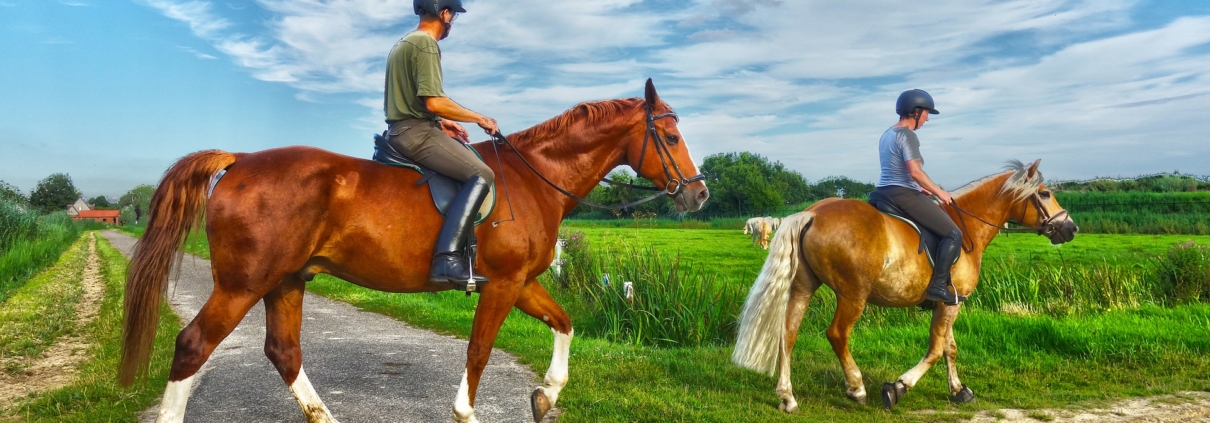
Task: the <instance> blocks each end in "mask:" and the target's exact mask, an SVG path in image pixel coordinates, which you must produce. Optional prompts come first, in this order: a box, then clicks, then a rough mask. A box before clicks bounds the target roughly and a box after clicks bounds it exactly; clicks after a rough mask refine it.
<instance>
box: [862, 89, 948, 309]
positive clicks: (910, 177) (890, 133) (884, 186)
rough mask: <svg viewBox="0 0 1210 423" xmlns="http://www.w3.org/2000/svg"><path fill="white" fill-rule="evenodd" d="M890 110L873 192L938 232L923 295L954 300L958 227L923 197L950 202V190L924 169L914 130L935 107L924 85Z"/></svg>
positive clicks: (907, 94)
mask: <svg viewBox="0 0 1210 423" xmlns="http://www.w3.org/2000/svg"><path fill="white" fill-rule="evenodd" d="M895 111H896V112H897V113H899V123H896V124H895V126H892V127H891V128H890V129H887V130H886V132H883V133H882V139H881V140H879V142H878V159H879V161H880V162H881V165H882V173H881V175H880V176H879V178H878V192H880V193H882V194H884V195H886V196H887V197H890V199H891V201H894V202H895V205H897V206H899V208H901V209H903V211H905V212H907V214H908V215H909V216H910V217H911V218H912V219H913V220H915V221H916V222H918V223H920V225H921V226H923V227H924V228H925V229H928V230H929V231H932V232H933V233H935V234H937V235H939V236H941V237H942V239H941V242H940V243H938V244H937V260H936V261H935V263H934V264H933V277H932V279H930V280H929V285H928V288H927V289H926V290H925V292H924V298H925V299H927V300H932V301H938V302H943V303H945V304H949V305H955V304H958V303H959V302H960V301H962V300H963V298H962V297H959V296H958V294H957V290H951V288H952V286H953V285H952V284H951V283H950V268H952V267H953V265H954V262H957V261H958V256H959V255H960V254H961V253H962V231H960V230H958V225H955V224H954V220H953V219H951V218H950V217H949V215H948V214H946V213H945V210H942V209H941V207H938V206H937V203H935V202H933V200H931V199H929V198H928V197H927V196H926V195H928V194H931V195H936V196H937V198H938V199H940V200H941V202H942V203H945V204H953V202H954V199H953V197H951V196H950V193H948V192H946V191H945V190H943V189H941V187H940V186H937V184H936V183H934V182H933V180H932V179H931V178H929V176H928V174H925V173H924V157H922V156H921V155H920V139H919V138H917V137H916V132H915V130H917V129H920V127H921V126H922V125H924V123H925V122H928V120H929V118H928V117H929V115H930V114H939V113H940V112H938V111H937V109H936V108H934V106H933V97H932V96H930V95H929V94H928V93H926V92H924V91H923V90H908V91H904V92H903V94H900V95H899V100H898V101H897V102H896V104H895Z"/></svg>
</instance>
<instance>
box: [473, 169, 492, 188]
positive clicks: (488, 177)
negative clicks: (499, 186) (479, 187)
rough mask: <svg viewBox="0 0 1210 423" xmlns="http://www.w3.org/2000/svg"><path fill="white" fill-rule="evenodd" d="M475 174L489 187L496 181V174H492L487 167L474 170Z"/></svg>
mask: <svg viewBox="0 0 1210 423" xmlns="http://www.w3.org/2000/svg"><path fill="white" fill-rule="evenodd" d="M475 174H476V175H479V177H480V178H483V182H486V183H487V184H488V185H491V184H492V182H495V181H496V173H495V172H492V168H490V167H487V165H484V166H483V167H481V168H479V169H475Z"/></svg>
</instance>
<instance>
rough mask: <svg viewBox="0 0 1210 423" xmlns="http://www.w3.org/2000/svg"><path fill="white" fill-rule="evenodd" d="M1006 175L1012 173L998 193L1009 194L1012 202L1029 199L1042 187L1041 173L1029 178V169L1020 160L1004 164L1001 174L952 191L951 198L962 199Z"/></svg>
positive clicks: (994, 174) (992, 175) (983, 178)
mask: <svg viewBox="0 0 1210 423" xmlns="http://www.w3.org/2000/svg"><path fill="white" fill-rule="evenodd" d="M1007 173H1012V175H1009V177H1008V179H1007V180H1005V181H1004V185H1003V186H1001V187H1000V192H1007V193H1010V194H1011V195H1012V196H1013V199H1014V200H1022V199H1024V198H1025V197H1029V196H1030V195H1033V193H1035V192H1037V191H1038V187H1040V186H1042V181H1043V178H1042V172H1035V173H1034V177H1032V178H1030V177H1029V176H1028V175H1029V168H1028V167H1026V166H1025V164H1024V163H1021V161H1020V160H1009V161H1008V162H1007V163H1006V164H1005V166H1004V171H1003V172H1000V173H993V174H991V175H987V176H984V177H982V178H979V179H976V180H974V181H971V182H970V183H968V184H966V185H963V186H962V187H961V188H958V189H956V190H954V191H953V196H954V197H962V196H964V195H966V194H969V193H970V192H972V191H975V190H976V189H978V188H980V187H982V186H983V185H985V184H986V183H987V182H990V181H991V180H993V179H996V178H998V177H1000V176H1003V175H1004V174H1007Z"/></svg>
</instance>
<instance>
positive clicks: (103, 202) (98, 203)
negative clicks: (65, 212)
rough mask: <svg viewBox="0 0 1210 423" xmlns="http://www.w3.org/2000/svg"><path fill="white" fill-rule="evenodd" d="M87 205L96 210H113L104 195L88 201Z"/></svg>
mask: <svg viewBox="0 0 1210 423" xmlns="http://www.w3.org/2000/svg"><path fill="white" fill-rule="evenodd" d="M88 204H89V205H90V206H92V207H93V208H95V209H97V210H113V209H114V208H115V207H114V206H113V204H110V203H109V199H108V198H105V196H104V195H98V196H96V197H93V198H90V199H88Z"/></svg>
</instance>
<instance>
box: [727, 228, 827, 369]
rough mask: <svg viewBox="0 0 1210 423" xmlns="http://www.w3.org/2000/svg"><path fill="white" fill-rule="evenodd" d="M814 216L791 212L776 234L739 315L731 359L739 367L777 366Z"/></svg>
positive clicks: (768, 367) (760, 367) (773, 367)
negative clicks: (803, 242) (804, 243)
mask: <svg viewBox="0 0 1210 423" xmlns="http://www.w3.org/2000/svg"><path fill="white" fill-rule="evenodd" d="M814 219H815V213H813V212H810V211H805V212H800V213H796V214H793V215H790V216H789V217H786V218H785V220H783V221H782V225H781V228H779V229H778V230H777V233H776V234H775V235H774V236H773V242H772V243H771V244H770V245H769V257H768V258H767V259H765V265H764V267H763V268H761V270H760V276H757V277H756V283H755V284H754V285H752V290H751V291H748V300H747V301H745V302H744V310H743V312H741V313H740V315H739V336H738V337H737V339H736V341H735V351H734V352H732V353H731V362H733V363H735V364H737V365H739V366H740V367H744V368H748V369H752V370H755V371H758V372H763V373H768V374H769V375H770V376H772V375H773V371H774V370H775V369H776V368H777V359H778V353H779V352H780V351H781V350H780V348H781V345H782V343H783V342H784V341H785V339H786V336H785V335H786V306H787V304H788V303H789V302H790V284H791V283H792V282H793V280H794V272H795V270H797V269H798V265H799V263H798V258H799V254H798V251H797V250H798V248H799V247H798V246H799V241H800V239H801V237H802V236H803V234H805V233H806V230H807V228H809V227H810V225H811V222H812V221H813V220H814Z"/></svg>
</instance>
